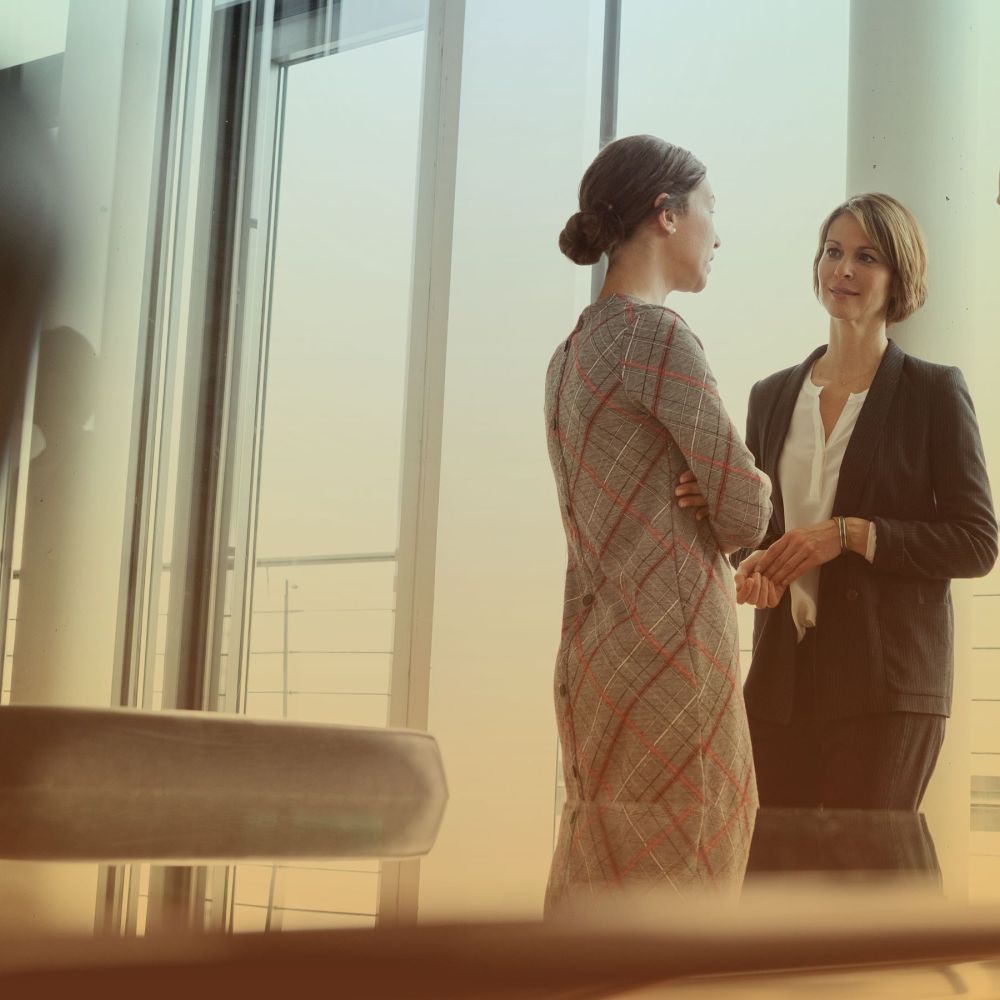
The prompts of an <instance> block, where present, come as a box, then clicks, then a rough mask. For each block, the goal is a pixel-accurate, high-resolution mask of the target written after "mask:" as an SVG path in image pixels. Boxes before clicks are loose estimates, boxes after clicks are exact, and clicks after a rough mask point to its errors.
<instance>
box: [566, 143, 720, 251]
mask: <svg viewBox="0 0 1000 1000" xmlns="http://www.w3.org/2000/svg"><path fill="white" fill-rule="evenodd" d="M704 179H705V167H704V165H703V164H702V163H701V162H700V161H699V160H698V159H697V158H696V157H694V156H692V155H691V154H690V153H689V152H688V151H687V150H686V149H681V147H680V146H672V145H671V144H670V143H669V142H664V141H663V140H662V139H658V138H657V137H656V136H655V135H630V136H626V137H625V138H623V139H615V141H614V142H609V143H608V145H606V146H605V147H604V149H602V150H601V151H600V152H599V153H598V154H597V156H596V157H595V158H594V162H593V163H591V165H590V166H589V167H587V171H586V173H585V174H584V175H583V180H582V181H580V211H579V212H576V213H575V214H573V215H571V216H570V217H569V220H568V221H567V223H566V226H565V228H564V229H563V231H562V232H561V233H560V234H559V249H560V250H562V252H563V253H564V254H565V255H566V256H567V257H569V259H570V260H572V261H574V262H575V263H577V264H594V263H596V262H597V261H598V260H600V257H601V254H602V253H606V254H607V255H608V256H609V257H610V256H611V255H612V254H613V253H614V252H615V250H616V249H617V248H618V247H619V246H621V244H622V243H624V242H625V241H626V240H628V239H629V237H630V236H631V235H632V234H633V233H634V232H635V230H636V228H637V226H638V225H639V223H640V222H642V220H643V219H644V218H646V217H647V216H649V215H650V214H651V213H652V211H653V208H654V203H655V201H656V196H657V195H660V194H664V193H666V194H667V195H669V198H668V199H667V201H666V202H663V203H661V205H660V206H659V209H663V208H672V209H674V210H675V211H677V212H684V211H686V210H687V200H688V195H689V194H690V193H691V192H692V191H693V190H694V189H695V188H696V187H697V186H698V185H699V184H700V183H701V182H702V181H703V180H704Z"/></svg>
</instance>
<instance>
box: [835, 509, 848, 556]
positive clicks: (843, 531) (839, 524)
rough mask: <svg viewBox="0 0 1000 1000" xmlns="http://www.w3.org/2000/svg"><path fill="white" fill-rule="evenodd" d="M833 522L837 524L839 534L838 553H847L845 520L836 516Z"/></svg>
mask: <svg viewBox="0 0 1000 1000" xmlns="http://www.w3.org/2000/svg"><path fill="white" fill-rule="evenodd" d="M834 520H835V521H836V522H837V531H838V532H839V533H840V551H841V552H846V551H847V519H846V518H845V517H844V516H843V515H842V514H838V515H837V516H836V517H835V518H834Z"/></svg>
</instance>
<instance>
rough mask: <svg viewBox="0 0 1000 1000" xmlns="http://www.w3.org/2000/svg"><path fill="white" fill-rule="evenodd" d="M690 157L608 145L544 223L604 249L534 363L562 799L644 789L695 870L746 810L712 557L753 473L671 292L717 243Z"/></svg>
mask: <svg viewBox="0 0 1000 1000" xmlns="http://www.w3.org/2000/svg"><path fill="white" fill-rule="evenodd" d="M714 202H715V199H714V196H713V194H712V189H711V187H710V185H709V183H708V180H707V179H706V176H705V168H704V167H703V166H702V164H701V163H700V162H699V161H698V160H697V159H695V157H694V156H692V155H691V154H690V153H689V152H687V151H686V150H684V149H680V148H678V147H676V146H672V145H670V144H669V143H666V142H664V141H663V140H662V139H658V138H655V137H653V136H642V135H640V136H631V137H628V138H624V139H619V140H617V141H615V142H612V143H610V144H609V145H608V146H606V147H605V148H604V149H603V150H602V151H601V152H600V154H599V155H598V156H597V158H596V159H595V160H594V162H593V163H592V164H591V165H590V167H589V168H588V169H587V171H586V173H585V174H584V177H583V181H582V182H581V185H580V211H579V212H577V213H575V214H574V215H573V216H572V217H571V218H570V219H569V221H568V222H567V223H566V227H565V229H564V230H563V231H562V233H561V235H560V237H559V246H560V249H561V250H562V252H563V253H564V254H565V255H566V256H567V257H569V258H570V259H571V260H573V261H575V262H576V263H578V264H591V263H594V262H595V261H597V260H598V259H599V258H600V256H601V255H602V254H606V255H607V257H608V272H607V278H606V280H605V282H604V287H603V288H602V289H601V292H600V295H599V297H598V299H597V301H596V302H595V303H594V304H593V305H591V306H588V307H587V308H586V309H584V311H583V313H582V315H581V316H580V319H579V321H578V322H577V324H576V327H575V329H574V330H573V332H572V333H571V334H570V336H569V337H568V338H567V339H566V340H565V341H564V342H563V343H561V344H560V345H559V347H558V348H557V349H556V351H555V354H554V355H553V358H552V360H551V362H550V364H549V368H548V373H547V376H546V387H545V417H546V422H547V429H548V445H549V455H550V458H551V461H552V468H553V471H554V473H555V478H556V485H557V490H558V495H559V503H560V506H561V508H562V516H563V524H564V528H565V532H566V539H567V545H568V550H569V552H568V566H567V570H566V589H565V606H564V612H563V627H562V638H561V642H560V647H559V653H558V661H557V665H556V676H555V696H556V706H557V714H558V721H559V731H560V739H561V744H562V750H563V764H564V769H565V777H566V787H567V791H568V794H569V796H570V797H571V798H577V799H582V800H589V801H599V802H601V801H603V802H629V801H632V802H638V801H642V802H658V803H661V804H662V805H664V806H665V807H666V809H667V813H668V814H669V815H670V816H671V817H672V821H671V822H672V828H671V830H669V831H666V832H665V835H668V836H670V837H671V838H673V839H674V840H676V842H677V843H678V844H683V845H685V846H686V849H687V850H688V852H689V854H688V856H689V858H690V860H691V863H692V864H696V865H698V866H700V867H701V868H702V869H703V870H705V871H707V872H708V873H711V872H712V871H714V870H719V869H720V867H724V866H725V864H726V861H727V859H729V858H731V857H733V856H734V855H737V854H739V853H740V851H739V847H738V842H739V841H740V840H741V839H742V838H743V837H745V836H746V835H747V833H748V830H749V829H750V826H751V824H752V812H753V809H754V807H755V806H756V786H755V782H754V774H753V763H752V756H751V751H750V739H749V733H748V729H747V720H746V713H745V710H744V707H743V700H742V695H741V691H740V684H739V664H738V645H737V637H736V596H735V588H734V585H733V579H732V574H731V569H730V567H729V565H728V563H727V561H726V553H728V552H731V551H732V550H734V549H736V548H739V547H741V546H754V545H756V544H757V543H758V542H759V541H760V539H761V538H762V537H763V534H764V531H765V529H766V526H767V522H768V518H769V517H770V514H771V504H770V500H769V496H770V482H769V481H768V479H767V477H766V476H764V475H763V474H762V473H760V472H759V471H758V470H757V469H756V468H755V466H754V461H753V456H752V455H751V453H750V452H749V451H748V449H747V448H746V446H745V445H744V444H743V441H742V440H741V439H740V436H739V434H738V433H737V432H736V429H735V427H734V426H733V423H732V421H731V420H730V419H729V416H728V414H727V413H726V410H725V407H724V406H723V404H722V400H721V399H720V398H719V392H718V389H717V387H716V382H715V379H714V377H713V375H712V372H711V369H710V368H709V365H708V362H707V360H706V358H705V352H704V350H703V348H702V345H701V342H700V341H699V340H698V339H697V338H696V337H695V336H694V334H693V333H692V332H691V330H690V329H689V328H688V326H687V324H686V323H685V322H684V320H683V319H681V317H680V316H678V315H677V313H675V312H673V311H672V310H671V309H668V308H665V307H664V305H663V301H664V299H665V298H666V297H667V296H668V295H669V294H670V293H672V292H675V291H687V292H697V291H700V290H701V289H702V288H704V287H705V283H706V281H707V279H708V273H709V270H710V267H711V261H712V257H713V255H714V253H715V251H716V250H717V249H718V247H719V239H718V236H717V235H716V232H715V224H714V222H713V218H712V214H713V205H714Z"/></svg>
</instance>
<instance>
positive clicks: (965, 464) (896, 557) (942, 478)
mask: <svg viewBox="0 0 1000 1000" xmlns="http://www.w3.org/2000/svg"><path fill="white" fill-rule="evenodd" d="M934 395H935V398H934V401H933V407H932V410H931V418H930V419H931V421H932V426H931V441H932V454H931V456H930V465H931V478H932V486H933V489H934V498H935V505H936V508H937V516H936V517H935V518H934V520H932V521H903V520H896V519H894V518H888V517H873V518H872V520H873V521H874V523H875V533H876V539H877V544H876V546H875V560H874V562H873V564H872V565H873V567H874V568H875V570H877V571H881V572H884V573H902V574H906V575H908V576H918V577H925V578H930V579H953V578H956V577H974V576H985V575H986V574H987V573H988V572H989V571H990V570H991V569H992V568H993V564H994V563H995V562H996V558H997V521H996V515H995V514H994V511H993V500H992V497H991V494H990V483H989V478H988V477H987V474H986V460H985V458H984V456H983V444H982V441H981V439H980V436H979V425H978V423H977V422H976V412H975V409H974V408H973V405H972V398H971V396H970V395H969V390H968V387H967V386H966V384H965V379H964V378H963V377H962V373H961V371H959V369H958V368H945V369H942V378H941V381H940V382H939V384H938V386H937V389H936V391H935V393H934Z"/></svg>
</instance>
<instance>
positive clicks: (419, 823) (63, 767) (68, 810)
mask: <svg viewBox="0 0 1000 1000" xmlns="http://www.w3.org/2000/svg"><path fill="white" fill-rule="evenodd" d="M447 797H448V795H447V788H446V786H445V779H444V770H443V768H442V765H441V755H440V752H439V750H438V746H437V743H436V741H435V740H434V739H433V737H431V736H428V735H427V734H425V733H417V732H410V731H406V730H385V729H363V728H360V727H353V726H331V725H315V724H306V723H293V722H259V721H256V720H253V719H247V718H242V717H234V716H226V715H220V714H217V713H214V712H142V711H138V710H134V709H93V708H87V709H74V708H48V707H37V706H14V705H7V706H4V707H3V708H0V858H11V859H15V858H17V859H38V860H41V859H52V860H84V859H87V860H106V861H113V860H114V861H120V860H123V859H139V858H141V859H146V860H151V859H159V860H162V859H181V858H183V859H194V858H199V859H204V858H228V859H233V858H247V857H267V858H276V857H327V858H329V857H373V858H402V857H413V856H416V855H420V854H425V853H426V852H427V851H429V850H430V848H431V846H432V845H433V843H434V838H435V837H436V835H437V830H438V826H439V825H440V822H441V816H442V813H443V811H444V806H445V802H446V800H447Z"/></svg>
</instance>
